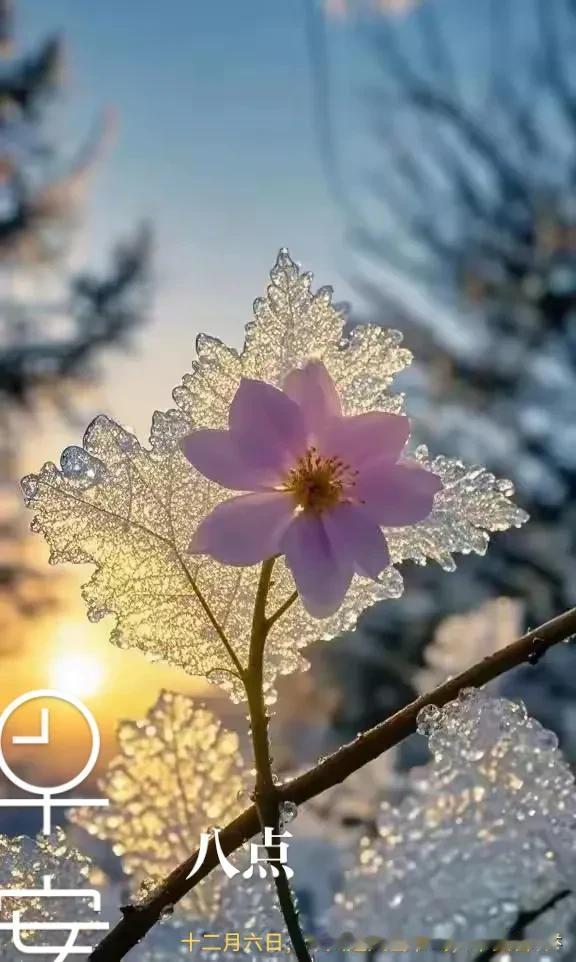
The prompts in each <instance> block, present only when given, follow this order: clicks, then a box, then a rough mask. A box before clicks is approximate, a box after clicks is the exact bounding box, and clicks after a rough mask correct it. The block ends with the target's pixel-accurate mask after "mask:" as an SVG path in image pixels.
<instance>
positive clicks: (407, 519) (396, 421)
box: [182, 361, 442, 618]
mask: <svg viewBox="0 0 576 962" xmlns="http://www.w3.org/2000/svg"><path fill="white" fill-rule="evenodd" d="M228 425H229V429H228V430H227V431H224V430H222V431H216V430H199V431H193V432H192V434H189V435H188V436H187V437H186V438H184V439H183V441H182V450H183V451H184V454H185V455H186V457H187V458H188V460H189V461H190V462H191V463H192V464H193V465H194V467H195V468H196V469H197V470H198V471H200V473H201V474H203V475H204V476H205V477H207V478H209V479H210V480H211V481H216V482H218V484H221V485H223V486H224V487H226V488H231V489H233V490H235V491H250V492H252V493H251V494H244V495H241V496H239V497H234V498H231V499H230V500H228V501H224V502H223V503H222V504H219V505H218V506H217V507H216V508H215V509H214V510H213V511H212V512H211V514H209V515H208V517H207V518H205V520H204V521H203V522H202V524H201V525H200V526H199V528H198V529H197V531H196V533H195V535H194V537H193V539H192V543H191V545H190V551H191V552H192V553H198V554H207V555H210V556H211V557H212V558H215V559H216V560H217V561H220V562H221V563H222V564H228V565H254V564H257V563H258V562H261V561H263V560H265V559H266V558H271V557H273V556H274V555H278V554H283V555H285V557H286V563H287V564H288V567H289V568H290V570H291V572H292V575H293V577H294V581H295V582H296V586H297V588H298V591H299V593H300V597H301V599H302V603H303V604H304V606H305V607H306V609H307V610H308V611H309V613H310V614H311V615H313V616H314V617H317V618H325V617H327V616H328V615H330V614H332V613H333V612H334V611H336V610H337V608H338V607H339V605H340V604H341V602H342V600H343V598H344V595H345V594H346V591H347V590H348V587H349V585H350V582H351V580H352V577H353V575H354V574H355V573H357V574H360V575H364V576H365V577H368V578H373V579H377V578H378V576H379V575H380V574H381V572H382V571H383V570H384V569H385V568H386V567H387V566H388V565H389V564H390V556H389V553H388V547H387V545H386V539H385V537H384V534H383V532H382V530H381V526H383V527H392V526H396V525H401V526H403V525H409V524H415V523H416V522H418V521H422V520H423V519H424V518H426V517H427V516H428V515H429V514H430V512H431V510H432V504H433V500H434V495H435V494H436V492H437V491H439V490H440V489H441V487H442V483H441V481H440V478H438V477H437V475H435V474H433V473H432V472H431V471H426V470H424V469H423V468H421V467H419V466H417V465H416V464H415V463H413V462H410V461H399V458H400V457H401V454H402V451H403V449H404V446H405V444H406V442H407V440H408V436H409V433H410V422H409V420H408V418H407V417H405V416H403V415H397V414H384V413H382V412H379V411H372V412H370V413H369V414H358V415H354V416H352V417H345V416H344V415H343V414H342V408H341V406H340V400H339V397H338V394H337V392H336V389H335V387H334V384H333V382H332V379H331V378H330V375H329V374H328V371H327V370H326V368H325V367H324V365H323V364H322V362H320V361H310V362H309V363H307V364H306V365H305V367H303V368H300V369H297V370H293V371H291V372H290V374H289V375H288V376H287V378H286V380H285V382H284V387H283V390H279V389H278V388H275V387H272V385H270V384H266V383H265V382H264V381H253V380H248V379H243V380H242V381H241V383H240V387H239V388H238V391H237V392H236V395H235V397H234V400H233V401H232V404H231V406H230V412H229V418H228Z"/></svg>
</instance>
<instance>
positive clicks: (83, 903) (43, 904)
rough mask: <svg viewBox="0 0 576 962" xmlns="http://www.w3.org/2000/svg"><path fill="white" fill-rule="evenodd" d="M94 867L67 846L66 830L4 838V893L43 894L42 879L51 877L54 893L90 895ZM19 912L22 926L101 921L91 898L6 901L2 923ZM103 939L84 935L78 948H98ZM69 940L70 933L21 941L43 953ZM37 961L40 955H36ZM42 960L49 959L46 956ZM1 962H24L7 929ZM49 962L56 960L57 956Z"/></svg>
mask: <svg viewBox="0 0 576 962" xmlns="http://www.w3.org/2000/svg"><path fill="white" fill-rule="evenodd" d="M90 869H91V862H90V860H89V859H88V858H86V857H85V856H84V855H82V854H81V853H80V852H78V851H76V850H75V849H72V848H69V846H68V844H67V842H66V838H65V835H64V833H63V831H62V829H56V831H55V832H54V833H53V834H52V836H50V837H47V836H45V835H39V836H38V837H37V838H36V839H33V838H28V837H26V836H20V837H17V838H7V837H6V836H4V835H0V888H1V889H27V890H30V889H35V890H38V889H40V890H41V889H42V888H43V878H44V877H45V876H51V880H52V881H51V885H52V887H53V888H55V889H59V890H71V889H73V890H82V891H89V890H91V889H93V888H94V886H93V885H92V884H91V882H90V879H89V875H90ZM15 911H19V912H20V913H21V920H22V923H25V922H39V923H44V922H70V921H74V922H99V921H102V918H101V917H100V916H99V915H98V914H97V913H95V912H94V909H93V907H92V904H91V902H90V900H89V898H88V897H87V898H71V897H68V896H56V897H53V898H52V897H50V898H46V897H38V896H30V897H28V896H27V897H25V898H24V897H20V898H13V897H10V896H8V897H2V898H1V900H0V923H1V924H11V922H12V913H13V912H15ZM47 934H48V936H49V938H47ZM102 935H103V933H102V932H85V933H81V934H80V936H79V937H78V940H77V944H78V945H85V946H86V945H96V944H97V943H98V942H99V941H100V939H101V937H102ZM66 936H67V932H64V933H62V932H58V931H53V932H50V933H46V932H42V931H40V932H35V933H32V932H24V933H23V941H24V942H25V943H26V944H27V946H28V947H30V948H33V947H35V948H36V949H38V950H39V949H40V946H42V945H46V944H52V945H63V944H64V943H65V941H66ZM35 957H36V958H38V957H39V953H38V952H37V953H36V956H35ZM41 957H42V959H44V958H45V956H43V955H42V956H41ZM0 958H1V959H2V962H20V960H21V959H22V953H21V951H20V950H19V949H17V948H16V947H15V946H14V945H13V943H12V941H11V933H10V932H9V931H3V932H0ZM46 958H48V957H47V956H46ZM50 958H52V959H53V958H54V955H53V953H52V955H51V956H50Z"/></svg>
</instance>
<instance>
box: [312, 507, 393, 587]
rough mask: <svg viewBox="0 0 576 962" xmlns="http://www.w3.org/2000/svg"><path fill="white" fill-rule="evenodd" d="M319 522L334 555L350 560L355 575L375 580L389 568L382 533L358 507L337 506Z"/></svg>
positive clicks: (388, 557)
mask: <svg viewBox="0 0 576 962" xmlns="http://www.w3.org/2000/svg"><path fill="white" fill-rule="evenodd" d="M322 521H323V524H324V527H325V529H326V533H327V534H328V537H329V539H330V542H331V544H332V548H333V549H334V552H335V553H336V555H337V556H338V557H343V558H345V557H348V558H350V560H351V562H352V563H353V565H354V568H355V570H356V571H357V573H358V574H360V575H364V576H365V577H367V578H374V579H376V578H377V577H378V575H379V574H381V572H382V571H384V568H387V567H388V565H389V564H390V555H389V553H388V546H387V544H386V539H385V537H384V535H383V534H382V531H381V530H380V528H379V527H378V525H377V524H376V522H375V521H373V520H372V518H370V517H369V516H368V515H367V514H366V512H365V511H363V509H362V508H361V507H358V506H357V505H355V504H345V503H342V504H337V505H336V506H335V507H334V508H332V509H331V510H330V511H326V512H325V514H324V515H323V516H322Z"/></svg>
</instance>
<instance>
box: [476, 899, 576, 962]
mask: <svg viewBox="0 0 576 962" xmlns="http://www.w3.org/2000/svg"><path fill="white" fill-rule="evenodd" d="M569 895H572V892H571V891H570V889H562V891H561V892H556V894H555V895H552V896H551V898H549V899H547V900H546V902H544V904H543V905H539V906H538V908H536V909H523V910H522V911H521V912H519V913H518V915H517V917H516V918H515V920H514V922H513V923H512V925H511V926H510V928H509V929H508V932H507V933H506V937H505V938H504V939H494V941H493V942H490V943H489V944H488V945H487V946H486V948H485V949H483V950H482V952H481V953H480V955H477V956H476V958H475V959H473V960H472V962H491V960H493V959H494V956H495V955H496V952H497V951H498V947H500V946H501V947H502V949H503V950H504V949H505V947H506V946H507V945H508V943H510V942H523V941H524V936H525V935H526V929H527V928H528V926H529V925H532V922H535V921H536V919H539V918H540V917H541V916H542V915H545V914H546V912H550V911H551V910H552V909H553V908H555V906H556V905H558V904H559V903H560V902H563V901H564V899H566V898H568V896H569Z"/></svg>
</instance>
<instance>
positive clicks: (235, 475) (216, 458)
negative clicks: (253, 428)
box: [180, 429, 280, 491]
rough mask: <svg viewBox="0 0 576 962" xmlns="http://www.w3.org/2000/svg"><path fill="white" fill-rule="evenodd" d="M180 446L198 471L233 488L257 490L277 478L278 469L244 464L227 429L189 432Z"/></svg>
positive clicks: (272, 482)
mask: <svg viewBox="0 0 576 962" xmlns="http://www.w3.org/2000/svg"><path fill="white" fill-rule="evenodd" d="M180 447H181V449H182V451H183V453H184V454H185V456H186V457H187V458H188V460H189V461H190V463H191V464H193V465H194V467H195V468H196V470H197V471H199V472H200V474H203V475H204V477H205V478H209V480H210V481H216V482H217V483H218V484H221V485H223V487H225V488H232V489H233V490H234V491H257V490H258V489H259V488H264V487H266V486H270V485H273V484H276V483H277V482H278V480H279V478H280V476H279V473H278V472H275V471H273V470H269V469H268V470H267V469H265V468H256V467H253V466H251V465H249V464H246V462H245V461H244V459H243V458H242V452H241V451H240V450H239V448H238V445H237V444H235V443H234V441H233V439H232V436H231V434H230V431H213V430H210V429H207V430H201V431H192V433H191V434H189V435H188V436H187V437H185V438H183V439H182V441H181V443H180Z"/></svg>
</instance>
